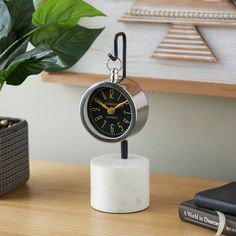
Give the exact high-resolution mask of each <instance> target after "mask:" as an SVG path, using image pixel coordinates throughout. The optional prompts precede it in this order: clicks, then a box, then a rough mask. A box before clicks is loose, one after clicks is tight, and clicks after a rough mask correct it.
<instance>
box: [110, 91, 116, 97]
mask: <svg viewBox="0 0 236 236" xmlns="http://www.w3.org/2000/svg"><path fill="white" fill-rule="evenodd" d="M114 93H115V91H114V89H110V99H113V98H114V97H113V95H114Z"/></svg>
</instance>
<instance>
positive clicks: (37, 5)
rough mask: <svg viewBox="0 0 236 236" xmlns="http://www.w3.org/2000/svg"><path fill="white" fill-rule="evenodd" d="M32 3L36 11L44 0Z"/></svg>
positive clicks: (36, 0)
mask: <svg viewBox="0 0 236 236" xmlns="http://www.w3.org/2000/svg"><path fill="white" fill-rule="evenodd" d="M33 2H34V8H35V9H37V8H39V7H40V6H41V5H42V4H44V3H45V2H46V0H33Z"/></svg>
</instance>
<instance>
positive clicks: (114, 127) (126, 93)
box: [80, 78, 148, 142]
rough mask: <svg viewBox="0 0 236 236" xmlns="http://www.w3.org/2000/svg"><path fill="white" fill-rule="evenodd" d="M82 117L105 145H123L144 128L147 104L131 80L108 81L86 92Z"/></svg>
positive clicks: (139, 89) (81, 108)
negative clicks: (119, 143) (122, 142)
mask: <svg viewBox="0 0 236 236" xmlns="http://www.w3.org/2000/svg"><path fill="white" fill-rule="evenodd" d="M80 115H81V120H82V123H83V125H84V127H85V128H86V129H87V131H88V132H89V133H90V134H91V135H92V136H94V137H95V138H97V139H99V140H101V141H105V142H120V141H123V140H125V139H126V138H127V137H129V136H131V135H134V134H136V133H137V132H139V131H140V130H141V129H142V128H143V126H144V125H145V123H146V120H147V117H148V101H147V98H146V95H145V93H144V92H143V91H142V89H141V88H140V87H139V85H138V84H137V83H136V82H134V81H132V80H130V79H128V78H125V79H123V80H119V79H115V80H114V79H110V80H109V79H108V80H105V81H103V82H100V83H97V84H95V85H93V86H91V87H90V88H89V89H88V90H87V91H86V92H85V94H84V95H83V97H82V100H81V103H80Z"/></svg>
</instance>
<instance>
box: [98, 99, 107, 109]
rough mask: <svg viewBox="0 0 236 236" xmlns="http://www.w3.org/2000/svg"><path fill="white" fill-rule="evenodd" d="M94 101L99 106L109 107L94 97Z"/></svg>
mask: <svg viewBox="0 0 236 236" xmlns="http://www.w3.org/2000/svg"><path fill="white" fill-rule="evenodd" d="M94 101H95V102H96V103H97V104H99V105H100V106H102V107H103V108H105V109H106V110H109V107H108V106H107V105H106V104H104V103H103V102H101V101H100V100H99V99H97V98H95V99H94Z"/></svg>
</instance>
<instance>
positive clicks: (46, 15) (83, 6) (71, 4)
mask: <svg viewBox="0 0 236 236" xmlns="http://www.w3.org/2000/svg"><path fill="white" fill-rule="evenodd" d="M93 16H104V13H102V12H101V11H99V10H97V9H96V8H94V7H93V6H91V5H89V4H88V3H86V2H84V1H82V0H60V1H58V0H48V1H47V2H46V3H45V4H43V5H42V6H41V7H39V8H38V9H37V10H36V11H35V12H34V14H33V19H32V22H33V24H34V25H35V26H37V27H38V28H39V29H38V31H37V32H35V33H34V35H33V38H32V43H33V44H34V45H37V44H38V43H39V42H41V41H43V40H45V39H49V38H51V37H55V36H56V35H57V30H58V28H64V29H68V28H71V27H73V26H75V25H77V23H78V21H79V19H80V18H82V17H93Z"/></svg>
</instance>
